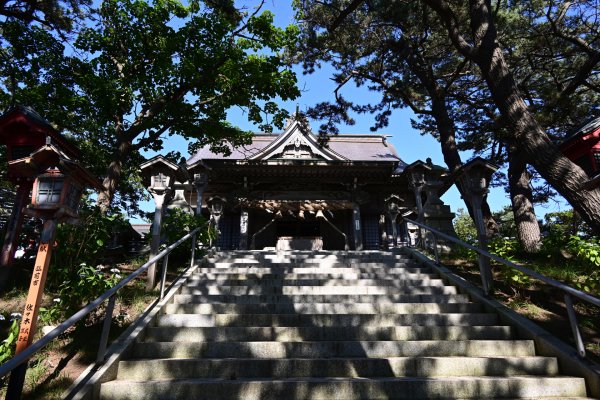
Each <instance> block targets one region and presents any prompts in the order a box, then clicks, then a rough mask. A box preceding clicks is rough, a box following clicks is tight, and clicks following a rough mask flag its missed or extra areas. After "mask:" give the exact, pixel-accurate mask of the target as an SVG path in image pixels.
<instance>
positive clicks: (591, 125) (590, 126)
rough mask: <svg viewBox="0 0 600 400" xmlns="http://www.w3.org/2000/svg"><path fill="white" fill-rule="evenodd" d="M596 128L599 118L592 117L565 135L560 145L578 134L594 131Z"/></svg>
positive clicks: (599, 126)
mask: <svg viewBox="0 0 600 400" xmlns="http://www.w3.org/2000/svg"><path fill="white" fill-rule="evenodd" d="M598 128H600V118H594V119H592V120H590V121H588V122H586V123H585V124H584V125H583V126H582V127H580V128H577V129H576V130H575V131H574V132H572V133H570V134H569V135H567V137H566V138H565V139H564V140H563V141H562V143H561V145H563V146H564V145H566V144H568V143H569V142H571V141H573V140H574V139H577V138H579V137H580V136H583V135H587V134H588V133H592V132H594V131H595V130H596V129H598Z"/></svg>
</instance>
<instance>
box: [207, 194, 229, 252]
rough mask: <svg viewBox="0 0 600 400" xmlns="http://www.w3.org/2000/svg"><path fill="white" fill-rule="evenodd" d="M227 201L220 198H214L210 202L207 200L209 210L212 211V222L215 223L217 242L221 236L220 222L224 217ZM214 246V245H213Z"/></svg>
mask: <svg viewBox="0 0 600 400" xmlns="http://www.w3.org/2000/svg"><path fill="white" fill-rule="evenodd" d="M226 202H227V201H226V200H225V199H224V198H222V197H220V196H212V197H211V198H209V199H208V200H206V204H207V205H208V209H209V211H210V220H211V221H212V223H213V226H214V227H215V229H216V231H217V238H216V239H217V240H218V239H219V236H220V235H221V231H220V230H219V221H220V220H221V216H222V215H223V208H224V206H225V203H226ZM211 246H212V243H211Z"/></svg>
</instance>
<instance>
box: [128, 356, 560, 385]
mask: <svg viewBox="0 0 600 400" xmlns="http://www.w3.org/2000/svg"><path fill="white" fill-rule="evenodd" d="M315 374H318V376H319V377H340V376H343V377H349V378H359V377H364V378H373V377H400V376H429V377H440V376H463V375H471V376H486V375H489V376H510V375H546V376H555V375H557V374H558V362H557V360H556V358H552V357H536V356H532V357H388V358H327V359H310V358H287V359H280V358H277V359H258V360H256V359H232V358H224V359H201V360H198V359H158V360H134V361H121V362H120V363H119V372H118V376H117V379H131V380H143V379H146V380H161V379H193V378H223V379H240V378H266V377H273V378H290V377H297V378H309V377H312V376H315Z"/></svg>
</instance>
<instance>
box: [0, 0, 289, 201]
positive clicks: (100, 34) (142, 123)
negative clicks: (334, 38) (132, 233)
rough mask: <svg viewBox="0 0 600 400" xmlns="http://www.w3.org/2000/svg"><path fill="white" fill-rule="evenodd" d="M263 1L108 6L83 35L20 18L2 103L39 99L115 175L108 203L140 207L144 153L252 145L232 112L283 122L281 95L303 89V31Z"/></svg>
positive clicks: (88, 155)
mask: <svg viewBox="0 0 600 400" xmlns="http://www.w3.org/2000/svg"><path fill="white" fill-rule="evenodd" d="M257 3H258V5H257V7H256V8H254V9H251V10H242V9H236V8H235V7H234V3H233V1H208V0H207V1H196V0H194V1H191V2H188V3H186V4H183V3H181V2H179V1H165V2H163V1H155V2H149V1H142V0H127V1H116V0H109V1H104V2H103V3H102V4H101V6H100V8H99V9H98V10H97V13H96V14H94V15H93V16H91V17H90V18H89V20H88V21H87V24H86V26H85V27H83V28H82V29H80V30H78V31H77V32H76V35H75V40H73V41H71V40H70V38H61V37H57V35H53V34H52V32H49V31H48V30H47V29H42V28H41V27H40V26H39V24H27V23H24V22H23V20H15V19H12V20H11V21H7V22H6V23H5V25H4V28H5V29H4V31H3V34H4V38H3V40H4V41H5V42H6V43H7V44H8V46H6V49H7V51H6V52H5V54H8V56H7V57H5V58H4V59H3V60H0V74H1V75H2V76H3V77H4V78H5V80H4V82H3V85H2V86H0V88H1V89H2V91H0V102H1V103H2V104H5V105H7V104H11V103H24V104H28V105H31V106H32V107H34V108H36V109H37V110H38V111H39V112H40V114H42V115H44V116H45V117H46V118H47V119H48V120H50V121H53V122H54V123H56V124H57V126H56V127H57V128H58V129H59V130H61V131H63V132H67V133H70V134H71V135H72V136H73V137H74V138H75V139H76V140H77V142H78V144H79V146H80V147H81V148H82V150H83V153H84V160H82V162H83V163H84V164H85V165H87V166H90V169H91V170H92V171H93V172H94V173H95V174H97V175H100V176H104V186H105V192H104V193H102V194H101V195H100V196H99V201H100V203H101V204H102V206H103V207H104V209H106V208H107V207H108V206H109V204H111V203H115V200H116V202H118V203H119V204H120V205H122V206H125V205H127V206H128V208H131V206H132V205H135V203H136V201H137V199H139V196H140V194H141V189H142V187H141V184H140V178H139V176H138V173H137V169H138V165H139V163H140V161H141V155H140V151H141V150H144V149H145V150H160V149H161V148H162V145H163V140H165V139H166V138H168V137H169V136H171V135H182V136H184V137H185V138H187V139H190V140H195V141H196V142H197V143H195V145H196V146H197V145H205V144H211V145H213V146H215V147H216V148H218V149H219V150H224V151H227V150H228V146H227V144H228V143H229V142H231V143H234V144H241V143H244V142H246V141H247V140H248V139H249V137H250V133H249V132H243V131H241V130H240V129H238V128H236V127H234V126H231V125H229V124H228V123H227V122H225V120H226V112H227V110H229V109H230V108H232V107H240V108H242V109H244V110H245V111H246V112H247V116H248V119H249V120H250V121H252V122H254V123H256V124H260V125H261V126H260V128H261V129H263V130H265V131H269V130H271V129H272V124H275V125H277V126H282V125H283V122H284V119H285V117H286V116H287V112H286V111H285V110H282V109H280V108H279V107H278V106H277V105H276V103H275V102H274V101H273V99H274V98H275V97H280V98H281V99H283V100H287V99H293V98H295V97H297V96H298V95H299V91H298V89H297V88H296V78H295V75H294V73H293V72H292V71H291V69H290V68H289V67H288V66H287V65H286V64H284V62H283V61H282V58H281V57H280V55H279V53H280V52H281V51H282V49H283V48H284V47H285V46H286V45H287V44H288V43H290V42H292V41H293V40H295V37H296V30H295V28H294V27H289V28H287V29H279V28H276V27H274V26H273V16H272V14H271V13H270V12H268V11H266V12H262V13H260V6H261V5H262V3H263V2H260V1H257ZM65 45H67V46H69V51H66V50H65Z"/></svg>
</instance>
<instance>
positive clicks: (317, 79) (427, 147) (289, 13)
mask: <svg viewBox="0 0 600 400" xmlns="http://www.w3.org/2000/svg"><path fill="white" fill-rule="evenodd" d="M238 3H239V4H242V5H247V4H256V2H253V1H239V2H238ZM265 7H266V8H267V9H269V10H271V11H272V12H273V13H274V15H275V24H276V25H278V26H281V27H284V26H287V25H289V24H291V23H293V22H294V19H293V10H292V7H291V0H267V1H266V2H265ZM294 70H295V72H296V74H297V77H298V85H299V87H300V89H301V90H302V95H301V97H300V98H298V99H296V100H294V101H291V102H280V104H281V105H282V107H284V108H286V109H287V110H288V111H290V112H293V111H294V110H295V109H296V105H298V106H299V107H300V110H301V111H302V110H306V109H307V108H309V107H310V106H312V105H314V104H316V103H318V102H322V101H327V100H332V99H333V90H334V89H335V85H334V84H333V82H332V81H331V80H330V77H331V74H332V72H333V70H332V68H331V67H328V66H326V67H324V68H322V69H320V70H316V72H315V73H314V74H311V75H303V74H302V70H301V68H300V67H296V68H295V69H294ZM343 94H344V96H345V97H347V98H349V99H352V98H360V100H361V102H363V103H365V102H369V101H370V99H372V100H373V102H376V101H377V97H378V95H377V93H373V92H369V90H368V89H367V88H365V87H361V88H356V87H354V86H353V85H352V84H351V83H349V84H348V85H347V87H345V88H344V91H343ZM411 118H414V114H413V113H412V111H410V110H409V109H398V110H395V111H394V112H393V114H392V116H391V117H390V123H389V126H388V127H386V128H384V129H382V130H380V131H378V132H376V133H377V134H385V135H390V136H391V137H390V139H389V140H390V141H391V143H392V144H393V145H394V147H395V148H396V150H397V152H398V155H399V156H400V158H401V159H402V160H404V161H405V162H407V163H409V164H410V163H412V162H414V161H416V160H419V159H420V160H423V161H425V159H426V158H427V157H430V158H431V159H432V161H433V162H434V163H435V164H438V165H442V166H445V164H444V160H443V157H442V153H441V150H440V144H439V143H438V142H437V141H436V140H435V139H433V138H432V137H431V136H430V135H425V136H424V135H421V134H420V132H419V131H417V130H415V129H413V128H412V126H411V123H410V120H411ZM228 119H229V121H230V122H231V123H233V124H235V125H237V126H239V127H241V128H242V129H245V130H252V131H256V130H258V128H257V127H256V126H253V125H252V124H250V123H249V122H248V120H247V118H246V116H245V115H244V114H243V113H242V111H241V110H238V109H234V110H231V111H230V112H229V114H228ZM354 119H355V121H356V124H355V125H352V126H348V125H340V127H339V128H340V132H341V133H362V134H364V133H370V130H369V128H370V126H371V125H372V124H373V122H374V119H373V117H372V116H371V115H368V114H366V115H355V116H354ZM311 123H312V127H313V129H314V130H315V131H316V130H317V129H318V126H319V122H318V121H311ZM170 150H178V151H180V152H181V153H182V154H183V155H187V154H186V152H187V142H186V141H185V140H184V139H182V138H178V137H172V138H170V139H169V140H167V141H165V149H164V153H166V152H168V151H170ZM153 155H154V153H152V154H148V156H153ZM470 156H471V155H470V154H468V153H463V154H462V158H463V161H466V160H468V159H469V157H470ZM442 200H443V201H444V202H445V203H446V204H448V205H450V207H451V208H452V210H453V211H454V212H456V210H457V209H458V208H464V202H463V201H462V199H461V198H460V194H459V193H458V191H457V190H456V188H455V187H454V186H453V187H452V189H450V190H449V191H448V192H447V193H446V194H445V195H444V196H443V197H442ZM488 201H489V203H490V207H491V209H492V210H493V211H497V210H500V209H501V208H502V207H503V206H505V205H509V204H510V200H509V199H508V197H507V194H506V193H505V192H504V189H502V188H492V189H491V191H490V194H489V196H488ZM142 207H143V209H145V210H147V211H152V210H153V208H154V207H153V204H152V203H151V202H147V203H145V204H143V205H142ZM567 208H570V207H567V206H565V205H564V204H555V203H552V204H550V205H549V207H548V208H543V207H540V206H538V207H536V213H537V214H538V218H540V217H542V216H543V215H544V214H545V213H547V212H550V211H555V210H558V209H567Z"/></svg>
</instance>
